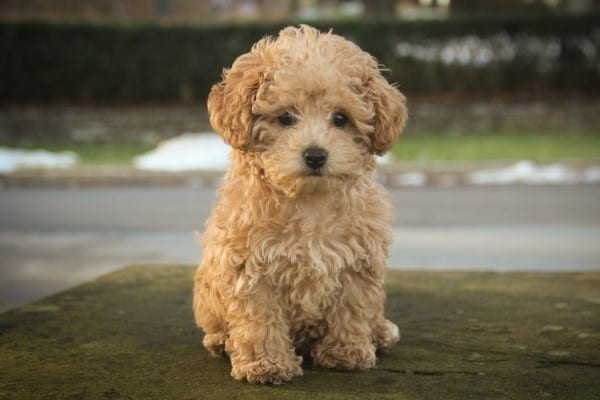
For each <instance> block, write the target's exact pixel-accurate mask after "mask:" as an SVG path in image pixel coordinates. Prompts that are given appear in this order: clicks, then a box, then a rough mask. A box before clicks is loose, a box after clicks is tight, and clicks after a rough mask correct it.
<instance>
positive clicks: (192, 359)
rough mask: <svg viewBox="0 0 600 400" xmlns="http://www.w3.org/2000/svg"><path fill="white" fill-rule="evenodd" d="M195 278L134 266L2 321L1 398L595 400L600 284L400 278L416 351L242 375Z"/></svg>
mask: <svg viewBox="0 0 600 400" xmlns="http://www.w3.org/2000/svg"><path fill="white" fill-rule="evenodd" d="M192 275H193V269H192V268H189V267H169V266H161V267H158V266H139V267H130V268H126V269H123V270H121V271H118V272H116V273H113V274H110V275H108V276H105V277H102V278H100V279H98V280H95V281H93V282H90V283H88V284H85V285H82V286H80V287H77V288H74V289H71V290H69V291H67V292H64V293H61V294H58V295H56V296H53V297H50V298H47V299H45V300H42V301H40V302H37V303H34V304H31V305H28V306H26V307H23V308H21V309H17V310H12V311H9V312H7V313H4V314H2V315H0V360H1V362H0V399H54V398H56V399H99V398H109V399H121V398H122V399H210V398H215V399H228V398H238V399H253V398H260V399H268V398H275V399H300V398H311V399H330V398H345V399H346V398H348V399H355V398H356V399H357V398H372V399H468V398H474V399H508V398H510V399H535V398H555V399H566V398H570V399H571V398H573V399H593V398H597V396H598V393H600V381H599V380H598V373H599V371H600V370H599V368H600V332H599V330H598V329H599V325H598V317H599V315H598V313H599V311H600V271H598V272H590V273H568V274H567V273H565V274H546V273H543V274H542V273H509V274H497V273H488V272H415V271H410V272H408V271H392V272H390V273H389V279H388V293H389V296H388V316H389V318H390V319H392V320H393V321H395V322H396V323H398V325H399V326H400V328H401V330H402V333H403V338H402V339H401V341H400V343H399V344H398V345H397V346H395V347H394V348H393V350H392V351H391V352H390V353H389V354H386V355H382V356H381V357H380V359H379V361H378V364H377V367H376V368H375V369H373V370H371V371H367V372H342V371H331V370H324V369H320V368H314V367H311V366H305V375H304V377H302V378H299V379H296V380H294V381H293V382H291V383H289V384H287V385H283V386H277V387H270V386H267V387H262V386H253V385H250V384H246V383H240V382H237V381H234V380H233V379H232V378H230V376H229V361H228V360H226V359H222V358H211V357H209V356H208V354H207V353H206V351H205V350H204V349H203V348H202V345H201V334H200V332H199V331H198V330H197V329H196V328H195V326H194V324H193V318H192V315H191V310H190V308H191V305H190V304H191V285H192Z"/></svg>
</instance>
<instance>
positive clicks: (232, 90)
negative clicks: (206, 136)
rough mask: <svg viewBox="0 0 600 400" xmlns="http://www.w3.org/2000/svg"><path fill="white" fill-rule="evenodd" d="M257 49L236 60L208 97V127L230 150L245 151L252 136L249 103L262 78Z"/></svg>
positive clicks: (224, 72) (251, 116)
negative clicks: (227, 144) (213, 130)
mask: <svg viewBox="0 0 600 400" xmlns="http://www.w3.org/2000/svg"><path fill="white" fill-rule="evenodd" d="M258 47H259V46H257V45H255V47H254V48H253V49H252V51H251V52H250V53H246V54H243V55H241V56H240V57H238V58H237V59H236V60H235V62H234V63H233V65H232V66H231V69H229V70H224V71H223V79H222V80H221V82H219V83H217V84H216V85H214V86H213V87H212V89H211V91H210V94H209V96H208V113H209V115H210V123H211V125H212V127H213V128H214V129H215V130H216V131H217V132H218V133H219V134H220V135H221V136H222V137H223V139H225V141H226V142H227V143H229V144H230V145H231V146H232V147H234V148H236V149H240V150H246V149H247V148H248V146H249V144H250V143H249V142H250V135H251V132H252V124H253V115H252V103H253V102H254V98H255V96H256V91H257V90H258V88H259V86H260V84H261V81H262V80H263V76H264V73H265V69H266V67H265V65H264V63H263V62H262V60H261V56H260V52H259V51H258Z"/></svg>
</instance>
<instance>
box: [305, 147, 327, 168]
mask: <svg viewBox="0 0 600 400" xmlns="http://www.w3.org/2000/svg"><path fill="white" fill-rule="evenodd" d="M304 162H305V163H306V165H308V166H309V167H310V168H312V169H319V168H321V167H322V166H323V165H325V163H326V162H327V151H325V149H322V148H320V147H309V148H308V149H306V151H305V152H304Z"/></svg>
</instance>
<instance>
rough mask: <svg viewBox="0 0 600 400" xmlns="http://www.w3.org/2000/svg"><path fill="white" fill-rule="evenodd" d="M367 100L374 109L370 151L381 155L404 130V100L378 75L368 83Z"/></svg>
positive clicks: (402, 96) (405, 117)
mask: <svg viewBox="0 0 600 400" xmlns="http://www.w3.org/2000/svg"><path fill="white" fill-rule="evenodd" d="M367 98H368V99H369V101H371V102H372V104H373V105H374V108H375V121H374V125H375V126H374V130H373V132H372V133H371V134H370V135H369V137H370V139H371V150H372V151H373V153H375V154H377V155H382V154H384V153H385V152H387V151H388V150H390V149H391V148H392V147H393V146H394V144H396V141H397V140H398V138H399V137H400V135H401V134H402V131H403V130H404V126H405V125H406V121H407V119H408V113H407V109H406V98H405V97H404V95H403V94H402V93H400V91H399V90H398V89H396V87H394V86H392V85H390V84H389V83H388V81H387V80H386V79H385V78H384V77H383V76H382V75H380V74H378V76H376V77H373V79H371V80H370V81H369V82H368V84H367Z"/></svg>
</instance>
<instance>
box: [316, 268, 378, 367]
mask: <svg viewBox="0 0 600 400" xmlns="http://www.w3.org/2000/svg"><path fill="white" fill-rule="evenodd" d="M340 282H341V283H342V288H341V293H340V294H339V296H338V301H337V303H336V304H335V305H334V306H333V307H331V308H330V310H328V313H327V315H326V318H325V319H326V323H327V331H326V332H327V333H326V334H325V336H324V337H323V338H321V340H320V341H319V342H318V343H316V344H315V345H314V346H313V349H312V351H311V355H312V358H313V362H314V363H315V365H321V366H323V367H326V368H342V369H366V368H371V367H373V366H375V358H376V357H375V351H376V346H375V344H374V340H373V337H374V334H375V333H376V332H375V331H376V329H377V327H376V325H377V322H378V321H379V320H381V319H383V302H384V299H385V293H384V290H383V281H382V280H378V279H375V278H374V277H372V276H370V275H369V274H367V273H359V272H354V271H345V272H344V273H343V274H342V276H341V277H340Z"/></svg>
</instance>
